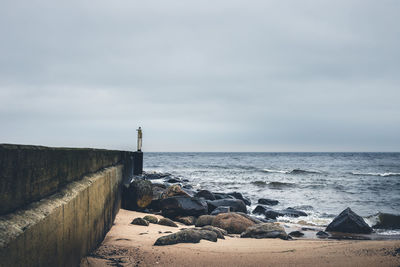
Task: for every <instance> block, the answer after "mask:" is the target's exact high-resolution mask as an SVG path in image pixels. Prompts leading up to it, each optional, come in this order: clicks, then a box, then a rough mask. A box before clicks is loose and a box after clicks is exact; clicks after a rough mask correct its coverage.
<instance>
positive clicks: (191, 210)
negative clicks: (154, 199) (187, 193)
mask: <svg viewBox="0 0 400 267" xmlns="http://www.w3.org/2000/svg"><path fill="white" fill-rule="evenodd" d="M160 208H161V211H162V214H163V216H165V217H169V218H175V217H179V216H195V217H197V216H200V215H204V214H207V213H208V207H207V203H206V202H205V200H202V199H199V198H195V197H183V196H177V197H169V198H165V199H162V200H161V201H160Z"/></svg>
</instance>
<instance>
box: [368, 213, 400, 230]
mask: <svg viewBox="0 0 400 267" xmlns="http://www.w3.org/2000/svg"><path fill="white" fill-rule="evenodd" d="M377 215H378V223H376V224H375V225H374V226H372V228H377V229H400V215H394V214H390V213H381V212H380V213H378V214H377Z"/></svg>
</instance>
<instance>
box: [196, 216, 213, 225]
mask: <svg viewBox="0 0 400 267" xmlns="http://www.w3.org/2000/svg"><path fill="white" fill-rule="evenodd" d="M214 219H215V216H213V215H202V216H200V217H199V218H197V220H196V224H195V226H196V227H202V226H206V225H211V224H212V222H213V221H214Z"/></svg>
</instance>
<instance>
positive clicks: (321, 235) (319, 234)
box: [316, 231, 329, 238]
mask: <svg viewBox="0 0 400 267" xmlns="http://www.w3.org/2000/svg"><path fill="white" fill-rule="evenodd" d="M316 235H317V236H318V237H319V238H327V237H329V234H328V233H327V232H324V231H319V232H318V233H316Z"/></svg>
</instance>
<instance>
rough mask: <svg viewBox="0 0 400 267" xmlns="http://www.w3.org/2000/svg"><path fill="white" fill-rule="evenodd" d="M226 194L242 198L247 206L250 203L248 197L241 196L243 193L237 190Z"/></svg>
mask: <svg viewBox="0 0 400 267" xmlns="http://www.w3.org/2000/svg"><path fill="white" fill-rule="evenodd" d="M228 195H230V196H233V197H234V198H236V199H240V200H242V201H243V202H244V204H246V205H247V206H250V205H251V201H250V199H248V198H247V197H243V195H242V194H241V193H239V192H232V193H228Z"/></svg>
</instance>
